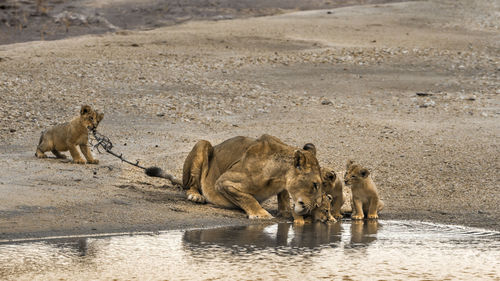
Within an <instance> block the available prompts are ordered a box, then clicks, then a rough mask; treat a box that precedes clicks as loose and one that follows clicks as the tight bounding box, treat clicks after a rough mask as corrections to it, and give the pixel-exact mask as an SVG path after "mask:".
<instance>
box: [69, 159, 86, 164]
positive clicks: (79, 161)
mask: <svg viewBox="0 0 500 281" xmlns="http://www.w3.org/2000/svg"><path fill="white" fill-rule="evenodd" d="M72 163H73V164H85V163H86V161H85V160H83V159H73V161H72Z"/></svg>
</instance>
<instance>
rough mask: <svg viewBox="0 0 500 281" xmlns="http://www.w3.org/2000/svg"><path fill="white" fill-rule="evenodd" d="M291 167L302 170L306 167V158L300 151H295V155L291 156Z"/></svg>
mask: <svg viewBox="0 0 500 281" xmlns="http://www.w3.org/2000/svg"><path fill="white" fill-rule="evenodd" d="M293 166H294V167H295V168H297V169H299V170H300V169H302V168H304V167H305V166H306V156H305V155H304V153H302V152H300V150H295V155H294V156H293Z"/></svg>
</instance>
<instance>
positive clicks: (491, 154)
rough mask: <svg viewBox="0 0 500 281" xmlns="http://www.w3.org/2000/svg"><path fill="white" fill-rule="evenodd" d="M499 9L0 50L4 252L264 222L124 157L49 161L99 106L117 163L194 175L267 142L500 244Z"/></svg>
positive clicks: (330, 14)
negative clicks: (239, 144)
mask: <svg viewBox="0 0 500 281" xmlns="http://www.w3.org/2000/svg"><path fill="white" fill-rule="evenodd" d="M498 11H499V7H498V4H497V3H496V1H481V2H477V3H474V4H468V3H456V2H455V1H445V0H442V1H432V2H405V3H394V4H379V5H367V6H353V7H344V8H339V9H329V10H318V11H301V12H295V13H285V14H280V15H275V16H264V17H257V18H236V19H232V20H224V21H213V20H210V21H188V22H185V23H183V24H179V25H173V26H167V27H162V28H158V29H153V30H147V31H144V30H142V31H141V30H134V31H127V30H122V29H121V30H118V31H116V32H111V33H106V34H100V35H87V36H81V37H72V38H68V39H64V40H57V41H34V42H26V43H19V44H11V45H0V69H1V70H2V71H0V101H1V103H2V105H3V106H4V109H3V110H2V111H1V112H0V122H1V126H0V129H1V131H0V136H1V137H0V154H1V155H2V159H4V161H2V163H1V164H0V170H2V174H1V175H0V190H2V196H0V238H1V239H9V238H20V237H39V236H46V235H62V234H81V233H104V232H114V231H119V232H122V231H137V230H143V231H154V230H163V229H182V228H191V227H206V226H215V225H233V224H247V223H259V222H256V221H249V220H247V219H246V218H245V215H244V213H242V212H240V211H237V210H226V209H221V208H217V207H214V206H212V205H209V204H208V205H197V204H194V203H191V202H188V201H186V200H185V196H184V193H183V192H182V191H181V190H178V189H177V188H174V187H172V186H170V184H169V182H168V181H165V180H162V179H156V178H150V177H147V176H145V175H144V174H143V171H142V170H141V169H138V168H135V167H133V166H130V165H127V164H124V163H121V162H120V160H119V159H117V158H114V157H113V156H111V155H109V154H98V153H97V152H96V154H97V155H96V156H97V158H98V159H99V160H100V164H99V165H73V164H71V163H68V162H67V161H62V160H56V159H44V160H41V159H36V158H35V156H34V152H35V148H36V144H37V142H38V138H39V135H40V132H41V131H42V130H43V129H44V128H47V127H48V126H49V125H52V124H55V123H58V122H63V121H66V120H68V119H70V118H71V117H72V116H73V115H75V114H76V113H77V112H78V110H79V107H80V105H81V104H84V103H88V104H92V105H93V106H95V107H96V108H97V109H99V110H101V111H103V112H104V113H105V118H104V120H103V122H102V123H101V125H100V128H99V131H100V132H101V133H103V134H105V135H107V136H108V137H109V138H110V139H111V140H112V141H113V143H114V145H115V146H114V149H115V150H116V151H117V152H119V153H123V155H124V156H125V157H126V158H128V159H131V160H133V161H135V160H139V161H140V163H141V164H143V165H145V166H152V165H156V166H160V167H162V168H164V169H166V170H168V171H170V172H171V173H173V174H174V175H175V176H177V177H178V178H180V177H181V171H182V163H183V161H184V158H185V157H186V155H187V153H188V152H189V151H190V150H191V148H192V146H193V145H194V144H195V143H196V142H197V141H198V140H200V139H206V140H209V141H210V142H212V143H213V144H217V143H219V142H221V141H223V140H225V139H227V138H230V137H232V136H236V135H246V136H252V137H257V136H259V135H261V134H263V133H268V134H272V135H275V136H277V137H279V138H281V139H282V140H283V141H285V142H286V143H288V144H291V145H295V146H298V147H300V146H302V145H303V144H305V143H308V142H312V143H314V144H315V145H316V146H317V149H318V159H319V161H320V163H321V164H322V165H324V166H328V167H331V168H333V169H335V170H336V171H341V170H343V169H344V165H345V162H346V161H347V160H348V159H354V160H357V161H358V162H360V163H362V164H363V165H365V166H367V167H368V168H370V170H371V171H372V175H373V177H374V180H375V182H376V183H377V185H378V189H379V192H380V195H381V197H382V199H383V200H384V202H385V205H386V208H385V209H384V211H383V212H382V213H381V214H380V219H381V220H384V219H414V220H422V221H433V222H440V223H450V224H461V225H467V226H474V227H482V228H487V229H493V230H500V223H499V221H500V220H499V218H500V210H499V209H498V198H499V192H500V191H499V189H498V180H499V177H498V172H499V161H498V160H499V159H498V155H499V154H498V151H499V145H498V136H499V132H500V129H499V126H498V124H499V116H500V104H499V97H498V95H499V94H500V82H499V78H498V75H499V74H500V54H499V53H498V50H499V48H500V43H499V42H500V40H499V39H500V36H499V31H498V28H499V26H498V23H499V22H500V20H499V19H498V15H499V13H498ZM264 206H265V208H266V209H268V210H270V212H271V213H273V214H276V202H275V200H274V199H273V200H269V201H267V202H265V203H264Z"/></svg>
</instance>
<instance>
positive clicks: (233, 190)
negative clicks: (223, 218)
mask: <svg viewBox="0 0 500 281" xmlns="http://www.w3.org/2000/svg"><path fill="white" fill-rule="evenodd" d="M244 178H245V175H240V174H239V173H230V172H229V173H226V174H224V175H222V176H221V177H220V178H219V179H218V180H217V182H216V183H215V188H216V190H217V191H218V192H220V193H221V194H222V195H223V196H224V197H226V198H227V199H228V200H229V201H231V203H233V204H234V205H236V206H238V207H240V208H241V209H243V210H244V211H245V212H246V213H247V215H248V218H249V219H272V218H273V216H272V215H271V214H270V213H269V212H268V211H266V210H265V209H264V208H262V206H261V205H260V204H259V202H258V201H257V200H256V199H255V197H253V196H252V195H251V194H248V193H245V192H242V191H241V190H244V188H243V187H244V186H243V183H242V181H243V179H244Z"/></svg>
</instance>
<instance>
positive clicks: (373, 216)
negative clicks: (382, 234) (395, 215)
mask: <svg viewBox="0 0 500 281" xmlns="http://www.w3.org/2000/svg"><path fill="white" fill-rule="evenodd" d="M367 217H368V219H370V220H376V219H378V215H377V214H371V215H368V216H367Z"/></svg>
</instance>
